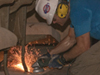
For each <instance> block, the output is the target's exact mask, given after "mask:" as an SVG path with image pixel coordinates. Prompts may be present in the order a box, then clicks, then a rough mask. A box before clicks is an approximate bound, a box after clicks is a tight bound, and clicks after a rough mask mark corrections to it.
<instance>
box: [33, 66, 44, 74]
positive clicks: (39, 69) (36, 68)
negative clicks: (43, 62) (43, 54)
mask: <svg viewBox="0 0 100 75" xmlns="http://www.w3.org/2000/svg"><path fill="white" fill-rule="evenodd" d="M43 71H44V69H43V68H40V67H39V66H35V67H34V70H33V72H36V73H38V72H43Z"/></svg>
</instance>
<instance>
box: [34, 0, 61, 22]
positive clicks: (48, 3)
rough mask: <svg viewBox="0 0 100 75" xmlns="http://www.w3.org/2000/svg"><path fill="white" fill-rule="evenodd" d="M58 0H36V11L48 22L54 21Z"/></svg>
mask: <svg viewBox="0 0 100 75" xmlns="http://www.w3.org/2000/svg"><path fill="white" fill-rule="evenodd" d="M58 2H59V1H58V0H36V7H35V10H36V12H37V13H38V14H39V15H40V16H41V17H42V18H44V19H46V20H47V23H48V24H51V23H52V20H53V17H54V14H55V13H56V8H57V5H58Z"/></svg>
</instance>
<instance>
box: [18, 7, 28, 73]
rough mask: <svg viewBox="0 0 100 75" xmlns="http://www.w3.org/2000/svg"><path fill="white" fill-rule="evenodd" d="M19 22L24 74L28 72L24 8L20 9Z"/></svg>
mask: <svg viewBox="0 0 100 75" xmlns="http://www.w3.org/2000/svg"><path fill="white" fill-rule="evenodd" d="M19 17H20V18H19V19H20V20H19V23H20V25H21V34H22V43H21V45H22V64H23V67H24V70H25V72H28V69H27V66H26V64H25V44H26V6H24V7H22V8H21V9H20V16H19Z"/></svg>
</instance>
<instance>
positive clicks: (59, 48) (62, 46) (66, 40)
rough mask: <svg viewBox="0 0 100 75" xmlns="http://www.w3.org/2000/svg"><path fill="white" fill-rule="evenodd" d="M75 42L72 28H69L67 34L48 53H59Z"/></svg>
mask: <svg viewBox="0 0 100 75" xmlns="http://www.w3.org/2000/svg"><path fill="white" fill-rule="evenodd" d="M75 43H76V39H75V33H74V28H71V27H70V28H69V32H68V36H66V37H65V38H64V39H63V40H62V41H61V42H60V43H59V44H58V45H57V46H56V47H55V48H54V49H52V50H51V51H50V54H51V55H53V54H59V53H61V52H64V51H67V50H68V49H69V48H70V47H72V46H73V45H74V44H75Z"/></svg>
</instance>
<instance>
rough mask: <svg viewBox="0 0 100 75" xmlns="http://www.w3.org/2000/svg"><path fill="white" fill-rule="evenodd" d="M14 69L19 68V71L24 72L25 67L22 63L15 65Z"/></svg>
mask: <svg viewBox="0 0 100 75" xmlns="http://www.w3.org/2000/svg"><path fill="white" fill-rule="evenodd" d="M14 67H15V68H17V69H20V70H22V71H24V67H23V65H22V63H19V64H17V65H14Z"/></svg>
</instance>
